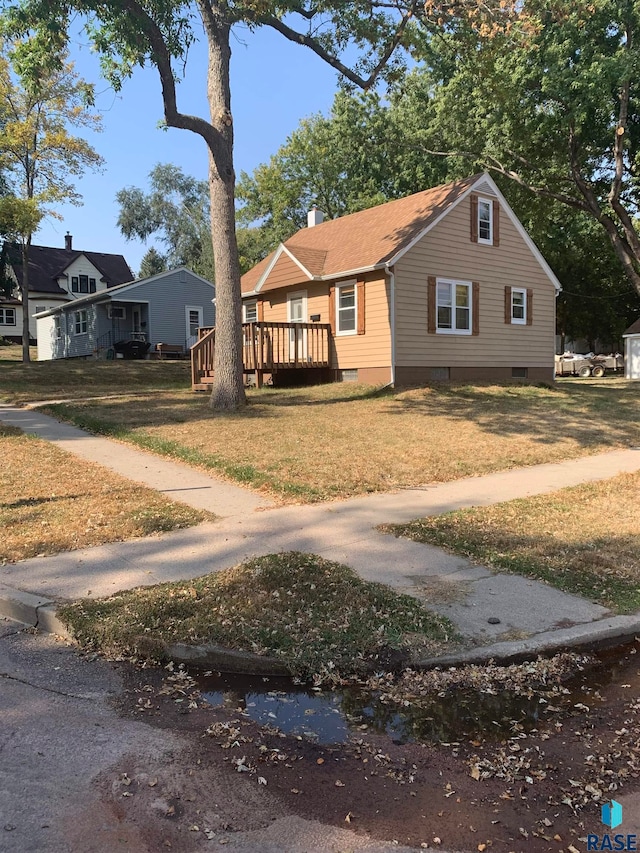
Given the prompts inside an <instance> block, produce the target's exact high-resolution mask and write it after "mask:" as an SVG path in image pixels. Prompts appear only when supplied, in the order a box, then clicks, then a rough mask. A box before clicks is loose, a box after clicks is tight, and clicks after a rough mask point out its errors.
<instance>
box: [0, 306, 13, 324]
mask: <svg viewBox="0 0 640 853" xmlns="http://www.w3.org/2000/svg"><path fill="white" fill-rule="evenodd" d="M0 311H2V320H0V325H1V326H16V325H17V320H16V309H15V308H11V307H9V306H8V305H7V306H2V307H1V308H0ZM9 312H10V313H11V314H13V321H9V320H7V313H9Z"/></svg>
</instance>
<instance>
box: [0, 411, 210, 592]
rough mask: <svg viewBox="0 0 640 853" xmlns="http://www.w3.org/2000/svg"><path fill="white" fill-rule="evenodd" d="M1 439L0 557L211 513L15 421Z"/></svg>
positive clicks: (140, 531) (144, 531)
mask: <svg viewBox="0 0 640 853" xmlns="http://www.w3.org/2000/svg"><path fill="white" fill-rule="evenodd" d="M0 447H1V448H2V468H3V473H2V477H0V530H1V531H2V535H1V536H0V565H2V564H3V563H8V562H15V561H17V560H24V559H27V558H28V557H35V556H38V555H44V554H55V553H58V552H60V551H71V550H73V549H76V548H84V547H85V546H89V545H102V544H104V543H105V542H119V541H121V540H124V539H132V538H134V537H137V536H148V535H150V534H152V533H158V532H164V531H168V530H175V529H177V528H180V527H190V526H191V525H194V524H198V523H200V522H201V521H204V520H206V519H210V518H212V516H210V515H209V514H207V513H203V512H197V511H196V510H193V509H191V508H190V507H187V506H184V505H183V504H178V503H173V502H172V501H170V500H168V499H167V498H165V497H164V496H162V495H160V494H158V493H157V492H155V491H153V490H152V489H147V488H144V487H143V486H138V485H136V484H135V483H132V482H130V481H129V480H125V479H124V478H123V477H119V476H118V475H117V474H113V473H112V472H111V471H108V470H107V469H106V468H102V467H101V466H100V465H96V464H94V463H92V462H86V461H84V460H81V459H78V458H77V457H75V456H72V455H71V454H70V453H65V452H64V451H62V450H59V449H58V448H57V447H54V446H53V445H52V444H50V443H49V442H47V441H42V440H41V439H38V438H34V437H33V436H28V435H24V434H23V433H22V432H21V431H20V430H19V429H16V428H15V427H7V426H3V425H2V424H0ZM27 581H28V579H27V578H25V583H27Z"/></svg>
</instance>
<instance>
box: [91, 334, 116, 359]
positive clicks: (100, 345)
mask: <svg viewBox="0 0 640 853" xmlns="http://www.w3.org/2000/svg"><path fill="white" fill-rule="evenodd" d="M112 346H113V335H112V333H111V331H108V332H105V333H104V335H100V336H99V337H98V338H97V340H96V347H95V352H96V353H97V354H99V353H100V352H102V350H105V349H109V347H112Z"/></svg>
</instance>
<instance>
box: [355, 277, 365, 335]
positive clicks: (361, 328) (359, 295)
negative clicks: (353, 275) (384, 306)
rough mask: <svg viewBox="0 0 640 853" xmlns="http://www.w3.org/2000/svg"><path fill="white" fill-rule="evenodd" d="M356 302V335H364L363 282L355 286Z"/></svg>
mask: <svg viewBox="0 0 640 853" xmlns="http://www.w3.org/2000/svg"><path fill="white" fill-rule="evenodd" d="M356 294H357V295H356V302H357V305H358V334H359V335H364V332H365V324H364V313H365V312H364V281H359V282H358V284H357V285H356Z"/></svg>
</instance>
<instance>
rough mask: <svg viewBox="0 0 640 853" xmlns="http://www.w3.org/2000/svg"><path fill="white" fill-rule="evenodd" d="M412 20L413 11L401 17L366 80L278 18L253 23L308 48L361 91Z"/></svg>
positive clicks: (371, 81) (259, 19) (375, 73)
mask: <svg viewBox="0 0 640 853" xmlns="http://www.w3.org/2000/svg"><path fill="white" fill-rule="evenodd" d="M296 11H297V10H296ZM300 14H302V13H300ZM304 17H308V18H309V20H311V17H312V16H311V15H310V14H305V15H304ZM412 18H413V9H410V10H409V11H408V12H406V13H405V14H404V15H403V16H402V19H401V21H400V23H399V24H398V26H397V28H396V31H395V33H394V35H393V38H392V39H391V41H390V42H389V44H388V45H387V47H386V49H385V50H384V52H383V54H382V56H381V57H380V61H379V62H378V63H377V65H376V66H375V68H374V69H373V70H372V71H371V73H370V75H369V76H368V77H367V78H366V79H365V78H364V77H361V76H360V75H359V74H357V73H356V72H355V71H354V70H353V69H352V68H349V66H348V65H345V64H344V63H343V62H342V61H341V60H340V59H338V57H337V56H333V55H332V54H331V53H329V52H328V51H327V50H325V48H324V47H322V45H321V44H320V43H319V42H318V41H317V40H316V39H314V38H312V37H311V36H308V35H304V34H303V33H300V32H298V31H297V30H294V29H292V28H291V27H289V26H287V24H285V23H284V22H283V21H281V20H280V19H279V18H276V17H274V16H272V15H264V16H261V17H256V18H255V22H256V23H258V22H260V23H262V24H266V26H268V27H271V28H272V29H274V30H277V32H279V33H280V34H281V35H283V36H284V37H285V38H287V39H288V40H289V41H291V42H293V43H294V44H300V45H303V46H304V47H308V48H309V49H310V50H312V51H313V52H314V53H315V54H316V55H317V56H319V57H320V59H322V60H323V61H324V62H326V63H327V65H330V66H331V67H332V68H335V69H336V71H339V72H340V74H342V75H343V77H346V78H347V80H350V81H351V83H354V84H355V85H356V86H359V87H360V88H361V89H364V90H367V89H370V88H371V86H373V84H374V83H375V81H376V79H377V78H378V75H379V74H380V72H381V71H382V69H383V68H384V66H385V65H386V64H387V62H388V61H389V59H390V58H391V55H392V54H393V52H394V50H395V49H396V48H397V47H398V45H399V44H400V42H401V40H402V37H403V35H404V32H405V30H406V28H407V25H408V23H409V21H410V20H411V19H412Z"/></svg>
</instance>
